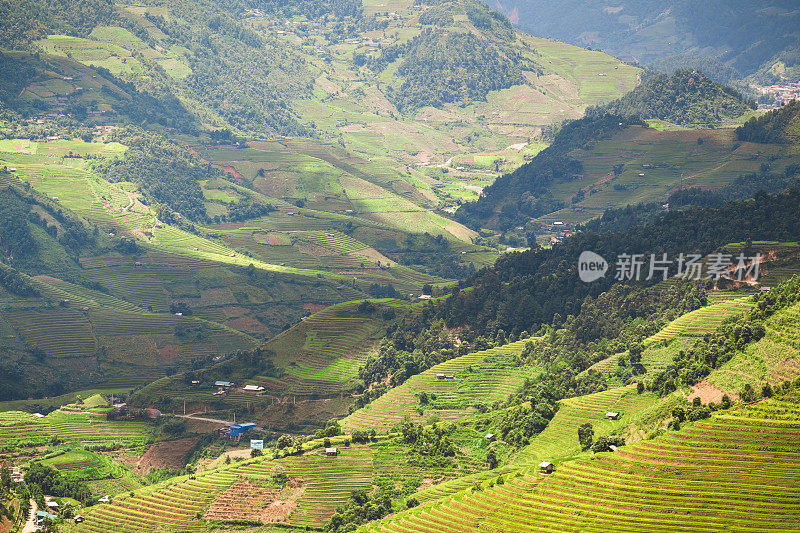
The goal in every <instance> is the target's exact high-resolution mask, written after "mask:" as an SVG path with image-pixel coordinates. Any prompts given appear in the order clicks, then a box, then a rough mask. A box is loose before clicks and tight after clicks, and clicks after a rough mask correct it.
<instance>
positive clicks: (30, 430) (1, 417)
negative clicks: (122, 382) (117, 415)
mask: <svg viewBox="0 0 800 533" xmlns="http://www.w3.org/2000/svg"><path fill="white" fill-rule="evenodd" d="M0 428H2V430H0V445H2V444H6V443H19V442H31V443H38V442H45V441H49V440H50V438H51V437H52V436H54V435H55V436H57V437H58V438H59V439H61V440H64V441H68V442H106V441H117V442H123V443H141V442H143V441H144V440H145V438H146V436H147V433H148V432H149V427H148V426H147V425H146V424H144V423H142V422H108V421H106V417H105V415H100V414H88V413H67V412H62V411H53V412H52V413H50V414H49V415H47V416H45V417H37V416H34V415H32V414H30V413H24V412H21V411H6V412H3V413H0Z"/></svg>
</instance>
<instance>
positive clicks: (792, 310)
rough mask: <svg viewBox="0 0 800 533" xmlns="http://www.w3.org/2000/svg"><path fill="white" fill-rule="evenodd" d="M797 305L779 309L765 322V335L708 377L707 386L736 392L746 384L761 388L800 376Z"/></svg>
mask: <svg viewBox="0 0 800 533" xmlns="http://www.w3.org/2000/svg"><path fill="white" fill-rule="evenodd" d="M798 324H800V304H796V305H793V306H791V307H787V308H785V309H782V310H780V311H778V312H777V313H775V314H774V315H772V316H771V317H769V318H768V319H767V320H766V321H765V322H764V327H765V330H766V333H765V335H764V337H763V338H762V339H761V340H759V341H758V342H754V343H752V344H750V345H749V346H747V348H745V352H744V353H738V354H736V355H735V356H734V357H733V358H732V359H731V360H730V361H728V362H727V363H725V364H724V365H723V366H722V367H720V368H718V369H716V370H714V372H712V373H711V375H710V376H709V377H708V380H709V382H710V383H712V384H713V385H714V386H716V387H719V388H720V389H722V390H724V391H726V392H729V393H737V392H739V391H740V390H741V389H742V388H743V387H744V385H745V384H746V383H750V384H751V385H753V386H754V387H759V388H760V387H761V386H762V385H764V384H766V383H783V382H784V381H786V380H790V381H791V380H794V379H795V378H796V377H797V376H799V375H800V360H798V355H800V328H798Z"/></svg>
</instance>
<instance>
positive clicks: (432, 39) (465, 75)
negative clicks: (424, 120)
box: [394, 28, 525, 111]
mask: <svg viewBox="0 0 800 533" xmlns="http://www.w3.org/2000/svg"><path fill="white" fill-rule="evenodd" d="M399 72H400V74H401V75H403V76H404V78H405V81H404V82H403V84H402V85H401V86H400V90H399V91H398V93H397V94H396V95H395V96H394V100H395V101H396V102H397V106H398V108H400V109H401V110H403V111H413V110H415V109H417V108H420V107H424V106H436V107H438V106H441V105H442V104H444V103H450V102H467V101H470V100H484V99H485V98H486V95H487V94H488V93H489V91H495V90H498V89H505V88H507V87H511V86H512V85H517V84H520V83H524V81H525V78H524V77H523V76H522V72H521V71H520V69H519V67H518V66H517V65H516V64H515V62H514V61H511V60H510V59H508V58H507V57H506V56H505V54H503V52H502V51H501V50H500V49H499V48H497V47H496V46H494V45H492V44H490V43H487V42H486V41H485V40H483V39H479V38H478V37H476V36H475V35H473V34H472V33H468V32H465V33H460V32H450V33H442V32H440V31H437V30H434V29H430V28H426V29H425V30H423V32H422V33H421V34H420V35H418V36H416V37H415V38H414V39H413V40H412V41H411V45H410V51H409V53H408V55H407V56H406V58H405V59H404V60H403V62H402V64H401V65H400V71H399Z"/></svg>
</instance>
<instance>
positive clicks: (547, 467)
mask: <svg viewBox="0 0 800 533" xmlns="http://www.w3.org/2000/svg"><path fill="white" fill-rule="evenodd" d="M539 471H540V472H541V473H542V474H552V473H553V463H548V462H547V461H542V462H541V463H539Z"/></svg>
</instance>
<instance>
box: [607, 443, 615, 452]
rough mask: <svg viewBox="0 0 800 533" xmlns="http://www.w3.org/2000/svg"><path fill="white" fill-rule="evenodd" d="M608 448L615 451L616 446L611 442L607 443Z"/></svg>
mask: <svg viewBox="0 0 800 533" xmlns="http://www.w3.org/2000/svg"><path fill="white" fill-rule="evenodd" d="M608 449H609V450H611V451H612V452H615V451H617V447H616V446H614V445H613V444H609V445H608Z"/></svg>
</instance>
